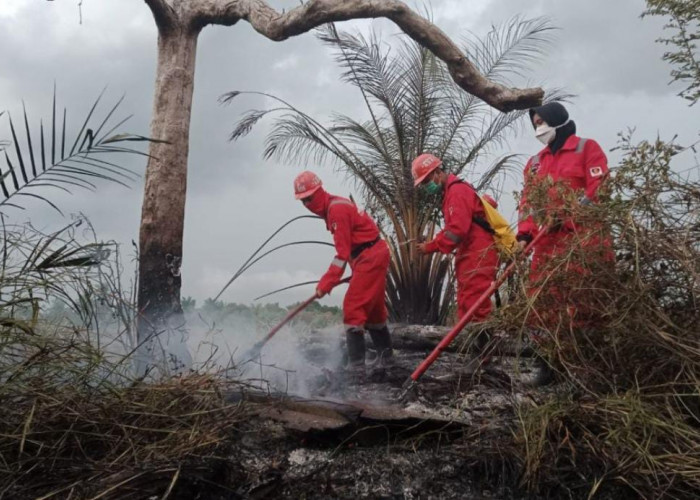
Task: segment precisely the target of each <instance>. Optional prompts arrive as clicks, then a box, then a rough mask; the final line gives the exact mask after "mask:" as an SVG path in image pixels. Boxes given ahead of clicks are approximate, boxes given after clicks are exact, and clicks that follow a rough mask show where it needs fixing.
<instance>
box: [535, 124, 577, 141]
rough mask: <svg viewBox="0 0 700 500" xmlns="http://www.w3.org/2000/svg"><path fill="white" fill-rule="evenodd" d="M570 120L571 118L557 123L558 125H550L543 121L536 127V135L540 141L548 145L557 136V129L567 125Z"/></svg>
mask: <svg viewBox="0 0 700 500" xmlns="http://www.w3.org/2000/svg"><path fill="white" fill-rule="evenodd" d="M569 121H570V120H566V121H565V122H564V123H562V124H561V125H557V126H556V127H550V126H549V125H547V124H546V123H543V124H542V125H540V126H539V127H537V129H535V137H537V140H538V141H540V142H541V143H542V144H544V145H545V146H547V145H548V144H551V143H552V141H553V140H554V138H555V137H556V136H557V129H558V128H562V127H563V126H564V125H567V124H568V123H569Z"/></svg>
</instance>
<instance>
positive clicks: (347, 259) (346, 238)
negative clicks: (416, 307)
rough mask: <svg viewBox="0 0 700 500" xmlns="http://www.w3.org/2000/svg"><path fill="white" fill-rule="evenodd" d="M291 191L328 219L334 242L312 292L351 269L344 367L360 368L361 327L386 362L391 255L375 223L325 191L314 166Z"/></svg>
mask: <svg viewBox="0 0 700 500" xmlns="http://www.w3.org/2000/svg"><path fill="white" fill-rule="evenodd" d="M294 195H295V197H296V199H298V200H301V201H302V203H303V204H304V206H305V207H306V208H308V209H309V210H310V211H311V212H313V213H314V214H316V215H318V216H319V217H321V218H322V219H323V220H324V221H325V222H326V228H327V229H328V230H329V231H330V232H331V234H332V235H333V242H334V244H335V250H336V255H335V258H334V259H333V261H332V262H331V265H330V267H329V268H328V270H327V271H326V273H325V274H324V275H323V277H322V278H321V280H320V281H319V283H318V286H317V288H316V296H317V297H319V298H320V297H323V296H324V295H326V294H328V293H330V291H331V290H332V289H333V287H335V286H336V285H337V284H338V283H340V281H341V279H342V277H343V272H344V271H345V267H346V266H347V265H348V264H349V265H350V269H351V270H352V277H351V279H350V285H349V287H348V290H347V292H346V293H345V299H344V300H343V322H344V323H345V330H346V342H347V344H346V345H347V352H348V369H349V370H350V371H351V372H353V373H354V374H356V375H361V374H363V373H364V370H365V335H364V333H365V329H367V331H368V332H369V334H370V337H371V339H372V343H373V345H374V347H375V349H376V351H377V355H378V357H379V363H380V365H382V364H383V365H388V364H390V361H391V359H392V356H393V351H392V344H391V336H390V334H389V329H388V327H387V324H386V321H387V309H386V304H385V302H384V292H385V288H386V275H387V271H388V269H389V261H390V255H389V247H388V246H387V244H386V242H385V241H384V240H382V239H381V238H380V236H379V229H378V228H377V225H376V224H375V223H374V221H373V220H372V218H371V217H370V216H369V215H367V213H365V212H364V211H360V210H358V209H357V207H356V206H355V204H354V203H353V202H352V201H350V200H348V199H346V198H341V197H339V196H333V195H331V194H329V193H327V192H326V191H325V190H324V189H323V187H322V183H321V179H319V178H318V176H316V174H314V173H312V172H308V171H307V172H302V173H301V174H299V175H298V176H297V178H296V179H295V180H294Z"/></svg>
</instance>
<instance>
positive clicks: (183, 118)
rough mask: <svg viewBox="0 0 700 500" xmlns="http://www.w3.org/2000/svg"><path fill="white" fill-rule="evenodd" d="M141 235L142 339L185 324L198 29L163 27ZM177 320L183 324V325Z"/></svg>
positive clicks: (139, 328)
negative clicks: (186, 238)
mask: <svg viewBox="0 0 700 500" xmlns="http://www.w3.org/2000/svg"><path fill="white" fill-rule="evenodd" d="M160 31H161V33H160V34H159V36H158V69H157V73H156V84H155V96H154V104H153V117H152V121H151V132H150V133H151V138H153V139H157V140H159V141H166V142H154V143H152V145H151V148H150V156H151V157H150V158H149V160H148V166H147V170H146V187H145V192H144V198H143V207H142V212H141V231H140V234H139V247H140V259H139V294H138V305H139V312H140V314H139V320H138V341H139V344H141V343H143V342H145V341H146V340H147V339H149V338H150V337H151V336H153V335H154V334H155V335H158V334H160V333H162V332H164V331H166V330H168V329H172V328H177V327H178V326H181V323H182V322H181V319H182V307H181V306H180V285H181V277H180V266H181V264H182V237H183V228H184V218H185V192H186V187H187V155H188V152H189V132H190V115H191V109H192V93H193V86H194V73H195V57H196V50H197V36H198V34H199V31H198V30H195V29H187V28H185V29H183V28H181V27H174V28H173V29H168V30H160ZM177 323H180V325H178V324H177Z"/></svg>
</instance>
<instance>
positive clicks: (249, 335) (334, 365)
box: [187, 312, 344, 397]
mask: <svg viewBox="0 0 700 500" xmlns="http://www.w3.org/2000/svg"><path fill="white" fill-rule="evenodd" d="M278 319H279V318H275V319H271V320H268V321H265V320H262V321H261V320H259V319H255V318H251V317H250V316H248V315H246V314H242V313H232V314H228V315H226V316H225V317H223V318H222V317H219V318H215V317H213V315H207V314H206V313H202V312H191V313H189V314H187V329H188V331H189V339H188V342H187V343H188V347H189V350H190V352H191V354H192V358H193V365H192V369H193V370H196V371H207V372H216V373H221V374H223V375H224V376H225V377H230V378H235V379H238V380H240V381H241V382H245V383H248V384H250V385H251V386H253V387H255V388H258V389H260V390H263V391H267V392H271V393H285V394H293V395H296V396H301V397H311V396H314V395H317V394H318V393H317V391H318V389H319V387H320V385H322V384H323V383H324V381H325V380H326V379H327V376H326V374H327V373H329V372H333V373H334V372H337V370H338V369H339V368H340V367H341V366H342V362H343V352H344V346H343V345H342V338H343V327H342V324H337V325H331V326H327V327H324V328H314V327H312V326H311V325H309V324H307V323H305V322H304V321H294V322H292V323H291V324H289V325H286V326H284V327H283V328H282V329H281V330H280V331H278V332H277V334H276V335H275V336H273V337H272V338H271V339H270V340H269V341H268V342H267V343H265V345H264V346H263V347H262V349H260V350H259V351H257V350H256V349H255V346H256V344H257V343H258V342H259V341H261V340H262V339H263V338H264V337H265V335H266V334H267V333H268V332H269V331H270V330H271V329H272V328H273V327H274V326H275V324H276V323H277V321H278ZM256 351H257V352H256Z"/></svg>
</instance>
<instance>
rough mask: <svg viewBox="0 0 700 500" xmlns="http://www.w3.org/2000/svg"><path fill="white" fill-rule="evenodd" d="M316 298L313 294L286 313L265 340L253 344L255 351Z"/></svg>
mask: <svg viewBox="0 0 700 500" xmlns="http://www.w3.org/2000/svg"><path fill="white" fill-rule="evenodd" d="M350 278H351V277H349V278H345V279H344V280H341V281H340V282H338V285H342V284H343V283H349V282H350ZM338 285H336V286H338ZM333 288H335V287H333ZM316 298H317V297H316V294H315V293H314V294H313V295H312V296H311V297H309V298H308V299H306V300H305V301H304V302H302V303H301V304H299V305H298V306H297V307H296V308H294V310H293V311H289V312H288V313H287V315H286V316H285V317H284V319H283V320H282V321H280V323H279V324H278V325H277V326H276V327H274V328H273V329H272V330H270V333H268V334H267V335H265V338H264V339H262V340H261V341H260V342H258V343H257V344H255V346H256V348H257V349H260V348H261V347H262V346H264V345H265V344H266V343H267V341H268V340H270V339H271V338H272V337H274V336H275V334H276V333H277V332H279V331H280V330H281V329H282V327H283V326H284V325H286V324H287V323H289V322H290V321H291V320H292V318H294V316H296V315H297V314H299V313H300V312H301V311H303V310H304V309H306V308H307V307H308V306H309V304H311V303H312V302H313V301H314V300H316Z"/></svg>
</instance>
